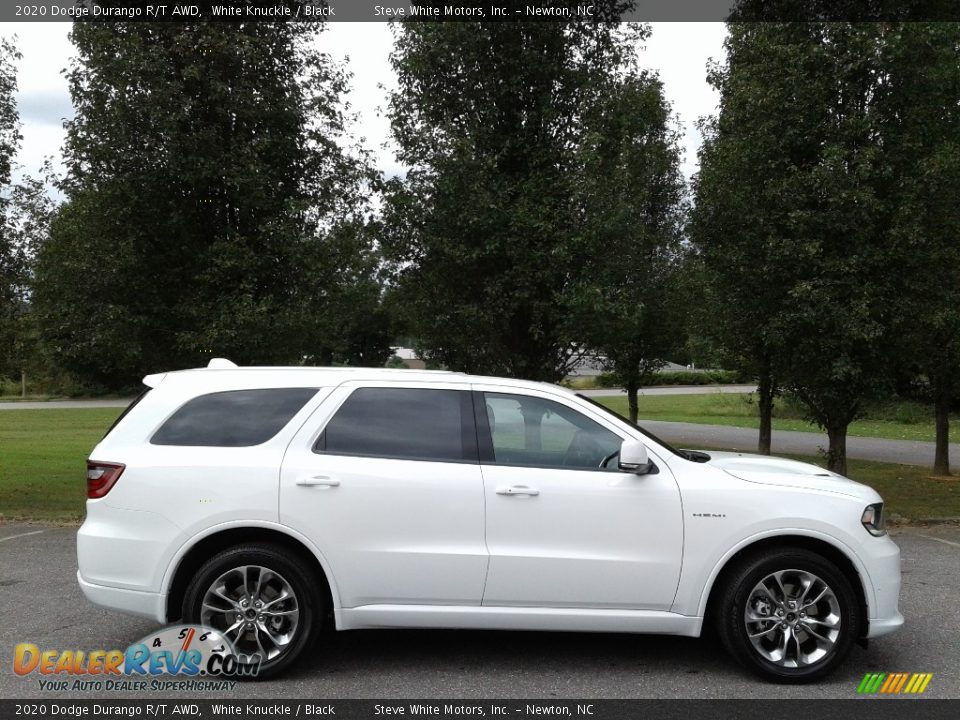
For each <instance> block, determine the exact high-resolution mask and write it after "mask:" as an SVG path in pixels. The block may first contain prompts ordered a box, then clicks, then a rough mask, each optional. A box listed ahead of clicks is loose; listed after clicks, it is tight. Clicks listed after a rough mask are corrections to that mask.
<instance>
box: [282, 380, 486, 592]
mask: <svg viewBox="0 0 960 720" xmlns="http://www.w3.org/2000/svg"><path fill="white" fill-rule="evenodd" d="M280 521H281V522H282V523H284V524H286V525H288V526H290V527H292V528H295V529H297V530H299V531H300V532H302V533H304V534H305V535H307V536H308V537H310V538H311V540H313V542H314V543H315V544H316V545H317V547H318V548H319V549H320V551H321V552H322V553H323V554H324V556H325V558H326V560H327V562H328V563H329V565H330V568H331V570H332V573H333V575H334V580H335V583H336V586H337V590H338V592H339V595H340V602H341V605H342V607H345V608H350V607H358V606H362V605H373V604H423V605H438V604H439V605H479V604H480V601H481V597H482V593H483V582H484V577H485V575H486V570H487V551H486V546H485V544H484V538H483V534H484V527H483V479H482V476H481V474H480V467H479V465H478V460H477V451H476V431H475V428H474V414H473V405H472V398H471V395H470V392H469V387H468V386H466V385H458V384H456V383H443V384H440V383H437V384H430V385H429V386H418V385H411V384H409V383H379V384H376V383H348V384H345V385H343V386H341V387H339V388H338V389H337V390H335V391H334V392H333V394H332V395H331V397H330V398H329V399H328V400H327V402H325V403H324V404H323V405H322V406H321V407H320V408H319V409H318V410H317V412H316V413H314V416H313V417H311V418H310V420H308V421H307V422H306V423H305V425H304V426H303V427H302V428H301V430H300V431H299V433H298V434H297V435H296V437H295V438H294V440H293V441H292V442H291V444H290V446H289V448H288V449H287V454H286V456H285V458H284V462H283V466H282V469H281V479H280Z"/></svg>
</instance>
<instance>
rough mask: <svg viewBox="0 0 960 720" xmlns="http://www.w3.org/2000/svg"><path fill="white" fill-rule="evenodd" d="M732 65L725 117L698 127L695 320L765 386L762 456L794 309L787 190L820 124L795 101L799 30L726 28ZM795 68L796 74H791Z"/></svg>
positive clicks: (723, 98)
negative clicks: (699, 289) (698, 301)
mask: <svg viewBox="0 0 960 720" xmlns="http://www.w3.org/2000/svg"><path fill="white" fill-rule="evenodd" d="M728 30H729V36H728V38H727V40H726V43H725V46H726V50H727V62H726V63H725V64H723V65H715V66H713V67H711V68H710V71H709V73H708V81H709V82H710V84H711V85H712V86H713V87H714V88H716V90H717V91H718V92H719V94H720V112H719V114H718V115H717V116H715V117H711V118H706V119H704V120H703V121H702V123H701V131H702V132H703V133H704V143H703V145H702V147H701V150H700V170H699V172H698V174H697V176H696V177H695V179H694V190H695V205H694V212H693V217H692V223H691V236H692V238H693V240H694V243H695V247H696V250H697V254H698V261H699V263H700V264H701V266H702V268H703V271H704V277H705V282H704V286H703V291H704V293H703V305H704V306H705V307H706V308H707V309H706V311H705V312H704V313H703V315H702V316H701V318H700V320H701V322H700V323H698V324H699V325H700V327H701V331H702V333H703V334H704V335H705V336H706V337H709V338H711V339H712V340H713V341H714V342H716V343H717V345H719V346H720V347H721V348H722V350H723V355H724V360H725V364H727V365H728V366H732V367H734V368H736V369H737V370H739V371H741V372H742V373H743V374H744V375H747V376H750V377H754V378H756V380H757V384H758V403H757V405H758V409H759V413H760V431H759V437H758V442H757V448H758V452H760V453H762V454H765V455H769V454H770V446H771V434H772V433H771V428H772V416H773V402H774V398H775V396H776V395H777V393H778V388H779V385H780V383H781V380H782V378H781V377H780V376H779V374H778V368H777V367H776V365H775V356H776V354H777V352H778V347H777V345H776V340H777V338H775V337H774V336H772V334H771V325H772V323H773V321H774V319H775V317H776V316H777V314H778V312H780V311H781V310H782V309H783V308H785V307H786V306H788V305H789V304H790V297H789V289H790V282H791V280H792V272H791V270H792V262H791V258H790V253H791V248H790V246H789V244H788V243H786V242H785V238H786V236H787V232H788V231H787V229H786V227H785V225H786V222H787V219H788V217H789V212H790V210H791V209H792V205H791V203H792V200H793V199H792V198H791V197H790V196H789V195H788V194H786V192H785V187H784V186H785V185H786V184H787V183H788V182H789V179H790V177H791V176H792V174H793V173H794V172H795V171H796V169H797V168H802V167H806V166H807V165H808V164H810V163H812V162H815V157H813V156H811V154H810V152H809V142H808V137H809V136H810V133H812V132H813V131H814V125H815V123H816V122H817V118H816V117H815V116H814V115H813V113H811V114H810V115H808V116H804V115H803V114H802V112H801V108H800V107H799V104H798V99H797V96H796V94H797V92H798V91H797V85H796V82H797V80H798V78H797V77H796V76H797V75H801V74H803V73H804V72H805V68H806V67H807V64H808V63H809V60H807V59H805V58H804V56H803V51H804V45H803V43H804V42H805V38H804V37H803V31H802V29H801V28H797V27H790V26H782V25H779V26H778V25H761V24H732V23H731V24H729V25H728ZM788 68H793V70H792V71H791V72H788V71H787V69H788Z"/></svg>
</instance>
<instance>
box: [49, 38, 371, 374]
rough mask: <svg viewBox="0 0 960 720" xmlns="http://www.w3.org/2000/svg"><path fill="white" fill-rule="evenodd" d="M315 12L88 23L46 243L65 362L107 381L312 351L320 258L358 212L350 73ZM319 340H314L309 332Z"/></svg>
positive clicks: (59, 349)
mask: <svg viewBox="0 0 960 720" xmlns="http://www.w3.org/2000/svg"><path fill="white" fill-rule="evenodd" d="M314 28H315V25H314V24H307V23H284V22H277V23H274V22H251V23H229V24H228V23H203V22H201V23H159V24H157V23H136V22H130V23H125V22H124V23H90V24H87V23H78V24H77V25H76V26H75V27H74V28H73V31H72V35H71V37H72V40H73V42H74V44H75V45H76V50H77V57H78V59H77V61H76V62H75V64H74V65H73V67H72V68H71V69H70V71H69V73H68V78H69V81H70V90H71V95H72V97H73V102H74V106H75V110H76V115H75V118H74V119H73V120H72V121H71V122H70V123H69V124H68V127H67V140H66V147H65V153H64V154H65V161H66V165H67V169H68V177H67V179H66V181H65V183H64V185H63V190H64V192H65V194H66V198H67V200H66V203H65V205H64V206H63V208H62V209H61V210H60V212H59V213H58V216H57V218H56V219H55V221H54V222H53V225H52V228H51V237H50V241H49V242H48V243H47V244H46V246H45V247H44V248H43V250H42V252H41V254H40V256H39V258H38V269H37V282H36V303H37V307H38V316H39V319H40V321H41V326H42V328H43V332H44V334H45V337H46V339H47V341H48V343H49V344H50V346H51V347H52V349H53V352H54V354H55V357H56V358H57V359H58V361H59V362H60V363H61V364H62V365H63V366H65V367H66V368H68V369H69V370H71V371H73V372H75V373H77V374H78V375H80V376H81V377H83V378H85V379H87V380H89V381H92V382H96V383H99V384H101V385H104V386H109V387H123V386H129V385H131V384H132V383H134V382H135V381H136V379H137V378H138V376H140V375H142V374H143V373H144V372H150V371H156V370H157V369H159V368H177V367H184V366H193V365H197V364H199V363H202V362H204V361H205V360H206V359H207V358H209V357H210V354H211V352H215V353H216V354H221V355H225V356H228V357H231V358H233V359H234V360H236V361H237V362H240V363H250V362H260V363H291V362H301V361H302V359H303V358H304V357H305V356H307V355H312V354H314V352H315V351H316V350H317V347H316V344H317V339H316V335H315V333H312V332H308V330H309V329H311V328H312V327H313V325H314V324H315V323H316V319H317V318H319V317H322V316H324V315H325V314H327V313H331V312H333V311H334V309H333V308H331V307H328V306H323V305H316V304H314V303H315V301H316V300H317V298H322V297H325V296H326V295H327V293H325V292H323V291H321V290H322V289H320V290H318V287H317V286H318V285H323V286H325V287H326V288H327V289H330V288H332V287H333V286H335V285H336V284H337V282H338V280H337V278H335V277H331V276H328V275H321V274H318V273H317V272H316V271H317V269H318V268H323V267H325V266H329V263H327V262H326V261H325V259H324V253H325V252H326V251H327V249H328V247H329V246H330V245H331V243H332V244H335V242H336V241H331V240H330V234H331V233H332V232H333V231H334V228H335V227H336V225H337V224H338V223H339V222H341V221H344V222H351V221H353V220H354V219H356V217H358V216H359V215H362V213H363V201H364V198H365V196H366V194H368V186H367V185H366V177H367V176H366V172H367V171H366V168H365V165H364V163H363V162H361V161H360V160H358V159H357V158H356V157H354V156H351V155H350V154H348V153H347V152H346V151H345V150H344V149H343V148H342V146H341V145H342V140H343V138H344V134H345V130H344V114H343V108H344V106H343V103H342V99H341V96H342V94H343V92H344V90H345V88H346V83H347V79H348V78H347V76H346V74H345V73H344V71H343V69H342V68H341V67H340V66H339V65H336V64H334V63H333V62H332V61H331V60H330V59H329V58H328V57H327V56H326V55H324V54H323V53H322V52H320V51H319V50H318V49H317V47H316V45H315V44H314V39H315V30H314ZM308 338H309V339H312V343H313V346H311V344H310V343H308Z"/></svg>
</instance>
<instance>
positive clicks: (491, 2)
mask: <svg viewBox="0 0 960 720" xmlns="http://www.w3.org/2000/svg"><path fill="white" fill-rule="evenodd" d="M610 19H619V20H622V21H628V22H639V21H643V22H660V21H664V22H666V21H670V22H685V21H689V22H694V21H698V22H720V21H725V20H737V21H742V22H787V21H810V22H813V21H852V22H869V21H882V22H896V21H917V22H919V21H926V22H929V21H960V0H529V1H527V2H524V1H523V0H221V1H220V2H191V0H183V1H182V2H167V1H165V0H160V1H159V2H144V1H142V0H32V1H30V0H13V1H12V2H11V1H10V0H4V2H2V3H0V21H3V22H73V21H93V22H118V21H135V22H197V21H201V22H217V21H226V22H262V21H299V22H316V23H322V22H388V21H391V20H422V21H428V22H445V21H446V22H464V21H483V22H517V21H523V22H557V21H559V22H571V21H591V20H593V21H596V20H607V21H609V20H610Z"/></svg>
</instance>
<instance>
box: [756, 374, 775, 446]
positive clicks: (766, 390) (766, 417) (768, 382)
mask: <svg viewBox="0 0 960 720" xmlns="http://www.w3.org/2000/svg"><path fill="white" fill-rule="evenodd" d="M757 390H758V395H759V400H758V405H759V406H760V436H759V438H758V439H757V452H758V453H760V454H761V455H769V454H770V440H771V437H772V435H773V428H772V425H773V391H774V387H773V379H772V378H771V377H770V373H769V372H762V373H760V383H759V387H758V388H757Z"/></svg>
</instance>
